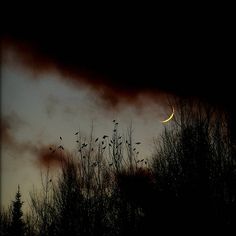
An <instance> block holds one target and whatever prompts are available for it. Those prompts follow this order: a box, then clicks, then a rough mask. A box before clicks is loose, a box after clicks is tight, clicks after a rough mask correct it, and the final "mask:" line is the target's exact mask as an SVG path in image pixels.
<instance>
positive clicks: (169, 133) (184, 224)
mask: <svg viewBox="0 0 236 236" xmlns="http://www.w3.org/2000/svg"><path fill="white" fill-rule="evenodd" d="M174 106H175V110H177V111H178V114H176V115H175V119H174V120H172V121H171V122H170V123H169V124H168V125H167V126H166V128H165V130H164V131H163V133H162V135H161V136H160V137H158V138H156V139H155V140H154V143H155V146H154V151H153V155H152V157H151V158H146V157H143V156H141V155H140V154H139V152H138V149H139V145H142V144H140V143H139V140H133V136H132V132H133V130H132V127H130V128H129V129H128V132H127V134H125V135H121V134H120V133H119V129H118V124H117V123H116V121H114V130H113V133H112V136H109V137H106V136H104V137H100V138H99V139H97V138H96V137H93V134H91V135H90V137H89V138H87V139H84V138H83V137H81V136H80V135H79V134H78V135H77V140H76V141H77V144H78V149H77V154H76V155H67V156H66V158H65V157H64V158H63V160H62V161H61V172H60V174H59V176H58V178H56V179H53V180H51V177H50V172H49V171H48V172H47V173H46V174H45V176H43V178H42V190H41V191H40V192H36V191H33V192H31V193H30V196H31V202H30V212H28V213H27V214H26V213H25V214H24V215H23V212H22V210H21V207H22V204H23V203H22V200H21V195H20V189H18V191H17V193H16V198H15V200H14V201H13V203H12V205H11V207H10V208H9V210H2V211H1V218H0V221H1V235H45V236H46V235H72V236H73V235H91V236H92V235H94V236H95V235H98V236H99V235H101V236H102V235H114V236H116V235H117V236H118V235H166V234H167V233H170V232H172V233H175V234H177V233H179V232H182V233H184V234H185V233H186V234H188V235H194V234H195V233H201V235H204V234H205V233H209V234H210V235H212V234H213V233H216V232H218V233H220V232H222V233H223V234H224V235H227V234H228V232H229V231H230V230H232V231H233V232H235V231H236V230H235V226H236V157H235V143H233V140H232V139H231V135H230V129H229V124H228V117H227V114H225V113H223V112H220V111H219V110H214V109H213V108H212V107H209V106H207V105H202V104H198V103H196V102H186V101H184V102H182V101H179V102H178V103H177V104H175V105H174Z"/></svg>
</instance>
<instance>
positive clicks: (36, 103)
mask: <svg viewBox="0 0 236 236" xmlns="http://www.w3.org/2000/svg"><path fill="white" fill-rule="evenodd" d="M2 59H3V60H2V68H1V69H2V75H1V80H2V81H1V85H2V86H1V87H2V91H1V94H2V95H1V96H2V99H1V102H2V111H1V115H2V124H1V132H2V135H3V137H2V148H1V164H2V166H1V188H2V189H1V198H2V199H1V201H2V204H3V205H5V206H6V205H7V204H9V203H10V201H11V200H12V199H13V198H14V195H15V192H16V190H17V185H18V184H20V186H21V190H22V193H23V200H24V201H27V199H28V192H29V191H30V190H32V187H33V185H35V186H36V187H37V186H40V168H41V169H43V167H40V168H39V165H38V159H37V158H38V156H37V151H38V150H40V148H42V147H45V146H47V145H50V144H59V143H60V142H61V141H60V140H59V137H60V136H61V137H62V138H63V140H62V144H63V146H64V147H65V148H66V149H67V150H69V151H73V150H75V147H76V145H75V140H76V139H75V135H74V133H75V132H76V131H78V130H79V131H80V132H81V133H82V135H86V134H89V131H90V128H91V124H92V122H93V125H94V134H95V136H102V135H104V134H107V135H111V133H112V130H113V123H112V120H113V119H116V120H117V121H118V122H119V127H120V132H121V133H124V134H125V133H126V129H127V127H128V126H129V124H130V123H131V121H132V124H133V127H134V139H135V141H136V140H137V141H140V142H142V144H141V145H140V148H139V151H140V157H144V158H146V157H148V156H150V154H151V151H152V140H153V137H155V136H157V135H158V134H159V133H160V131H161V130H162V128H163V124H161V123H160V120H161V119H165V118H166V117H167V116H168V114H169V113H170V112H171V111H170V110H168V107H167V108H165V109H164V105H163V106H162V105H161V104H162V101H158V96H157V100H156V101H153V100H150V99H147V98H146V97H145V96H142V95H140V96H139V97H137V100H139V101H140V102H138V103H136V104H135V105H133V103H126V104H122V105H120V106H118V107H112V106H109V107H108V106H106V105H105V103H106V101H105V102H104V100H102V98H101V97H100V96H98V93H96V91H94V89H90V88H89V87H86V86H85V85H84V84H81V86H80V85H79V84H78V83H77V84H76V86H74V84H73V83H68V82H66V81H67V80H66V78H63V76H65V75H62V74H60V73H59V72H58V71H56V70H48V71H46V72H38V71H34V70H30V69H29V68H27V66H26V64H24V63H21V60H20V56H19V54H17V53H15V52H14V51H13V50H9V49H8V50H3V52H2ZM68 76H69V75H68ZM99 92H101V91H99ZM121 99H122V98H121ZM141 104H142V107H141ZM54 171H55V169H54Z"/></svg>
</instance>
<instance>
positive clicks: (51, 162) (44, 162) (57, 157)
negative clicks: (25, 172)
mask: <svg viewBox="0 0 236 236" xmlns="http://www.w3.org/2000/svg"><path fill="white" fill-rule="evenodd" d="M49 148H53V149H52V150H50V149H49ZM35 154H36V156H37V164H39V165H40V166H43V167H58V166H61V165H62V164H63V163H64V162H65V161H66V160H67V153H66V152H65V151H64V150H58V148H56V147H55V146H53V145H47V146H41V147H40V148H38V149H37V151H36V152H35Z"/></svg>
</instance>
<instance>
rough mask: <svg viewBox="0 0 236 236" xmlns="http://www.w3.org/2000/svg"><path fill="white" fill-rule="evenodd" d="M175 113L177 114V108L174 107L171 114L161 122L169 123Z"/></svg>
mask: <svg viewBox="0 0 236 236" xmlns="http://www.w3.org/2000/svg"><path fill="white" fill-rule="evenodd" d="M174 114H175V109H174V107H172V113H171V115H170V116H169V117H168V118H167V119H166V120H162V121H161V123H167V122H168V121H170V120H171V119H172V118H173V116H174Z"/></svg>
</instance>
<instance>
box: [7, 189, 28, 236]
mask: <svg viewBox="0 0 236 236" xmlns="http://www.w3.org/2000/svg"><path fill="white" fill-rule="evenodd" d="M22 205H23V202H22V201H21V193H20V186H19V185H18V190H17V193H16V196H15V201H13V202H12V212H11V213H12V215H11V217H12V218H11V225H10V235H19V236H22V235H24V231H25V223H24V221H23V211H22Z"/></svg>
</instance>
